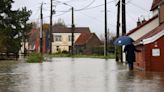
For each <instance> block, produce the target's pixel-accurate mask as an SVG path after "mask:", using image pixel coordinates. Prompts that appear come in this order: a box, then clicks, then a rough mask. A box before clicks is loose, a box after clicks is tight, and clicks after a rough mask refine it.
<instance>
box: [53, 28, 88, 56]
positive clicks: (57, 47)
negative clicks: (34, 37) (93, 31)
mask: <svg viewBox="0 0 164 92" xmlns="http://www.w3.org/2000/svg"><path fill="white" fill-rule="evenodd" d="M82 33H90V29H89V28H88V27H76V28H75V30H74V43H75V42H76V40H77V39H78V38H79V36H80V35H81V34H82ZM71 41H72V29H71V28H66V27H54V28H53V42H52V53H57V52H62V51H67V52H70V51H71V43H72V42H71Z"/></svg>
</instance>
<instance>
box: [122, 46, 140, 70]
mask: <svg viewBox="0 0 164 92" xmlns="http://www.w3.org/2000/svg"><path fill="white" fill-rule="evenodd" d="M135 51H136V52H140V50H137V49H136V48H135V46H134V45H133V44H130V45H126V46H125V48H124V52H125V54H126V61H127V63H128V66H129V70H133V63H134V62H135Z"/></svg>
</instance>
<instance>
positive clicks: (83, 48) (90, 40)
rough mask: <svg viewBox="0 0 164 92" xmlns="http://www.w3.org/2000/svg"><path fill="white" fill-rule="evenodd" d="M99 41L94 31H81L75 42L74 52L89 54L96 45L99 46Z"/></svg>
mask: <svg viewBox="0 0 164 92" xmlns="http://www.w3.org/2000/svg"><path fill="white" fill-rule="evenodd" d="M100 45H101V41H100V40H99V38H98V37H97V36H96V34H95V33H81V35H80V36H79V37H78V39H77V40H76V42H75V48H76V53H84V54H90V53H92V52H93V49H94V48H95V47H96V46H100Z"/></svg>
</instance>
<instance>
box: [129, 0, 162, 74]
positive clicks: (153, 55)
mask: <svg viewBox="0 0 164 92" xmlns="http://www.w3.org/2000/svg"><path fill="white" fill-rule="evenodd" d="M151 11H152V12H153V17H152V18H151V19H149V20H147V21H143V22H142V21H141V22H138V23H137V24H138V26H137V27H136V28H135V29H133V30H131V31H130V32H129V33H127V35H128V36H130V37H132V38H133V39H134V40H135V45H136V47H137V49H140V50H141V52H138V53H136V63H135V66H136V67H137V68H139V69H142V70H146V71H164V59H163V57H164V48H163V46H164V1H163V0H154V1H153V4H152V8H151Z"/></svg>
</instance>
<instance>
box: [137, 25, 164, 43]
mask: <svg viewBox="0 0 164 92" xmlns="http://www.w3.org/2000/svg"><path fill="white" fill-rule="evenodd" d="M163 33H164V24H162V25H160V26H158V27H157V28H155V29H153V30H152V31H150V32H149V33H147V34H145V35H144V36H142V37H141V38H139V39H138V40H136V42H135V44H140V42H141V41H146V40H145V39H150V38H152V37H153V36H155V35H159V36H156V38H154V39H153V38H152V39H151V41H148V42H146V43H150V42H153V41H154V40H156V39H157V38H158V37H160V36H162V35H164V34H163ZM146 43H145V44H146Z"/></svg>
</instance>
